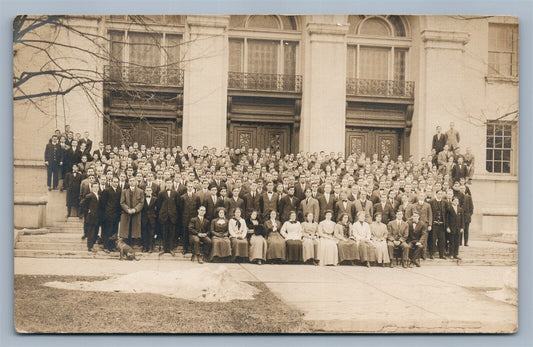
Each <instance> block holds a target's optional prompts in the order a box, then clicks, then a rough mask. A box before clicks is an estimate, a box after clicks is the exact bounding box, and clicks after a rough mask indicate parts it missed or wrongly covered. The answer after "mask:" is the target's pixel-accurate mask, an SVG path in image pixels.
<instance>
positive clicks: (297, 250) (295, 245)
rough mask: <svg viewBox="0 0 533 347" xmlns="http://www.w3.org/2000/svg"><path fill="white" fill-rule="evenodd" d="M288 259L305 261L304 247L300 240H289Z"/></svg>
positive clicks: (299, 261)
mask: <svg viewBox="0 0 533 347" xmlns="http://www.w3.org/2000/svg"><path fill="white" fill-rule="evenodd" d="M286 246H287V261H288V262H298V263H301V262H303V247H302V241H300V240H287V242H286Z"/></svg>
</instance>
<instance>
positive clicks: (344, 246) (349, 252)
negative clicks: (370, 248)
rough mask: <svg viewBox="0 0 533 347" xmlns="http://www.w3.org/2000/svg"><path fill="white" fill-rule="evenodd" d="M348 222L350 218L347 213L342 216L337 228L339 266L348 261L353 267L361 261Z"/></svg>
mask: <svg viewBox="0 0 533 347" xmlns="http://www.w3.org/2000/svg"><path fill="white" fill-rule="evenodd" d="M348 220H349V216H348V214H347V213H343V214H341V216H340V218H339V222H338V223H337V225H336V226H335V238H336V239H337V240H338V242H337V247H338V249H339V264H342V263H343V262H345V261H346V262H347V263H349V264H352V265H353V264H354V263H355V261H356V260H359V251H358V248H357V242H356V241H355V240H354V238H353V237H352V235H351V234H350V223H349V222H348Z"/></svg>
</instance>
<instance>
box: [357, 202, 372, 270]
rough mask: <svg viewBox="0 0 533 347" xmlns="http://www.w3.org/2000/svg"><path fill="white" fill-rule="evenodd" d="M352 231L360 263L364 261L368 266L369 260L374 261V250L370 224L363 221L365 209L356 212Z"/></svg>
mask: <svg viewBox="0 0 533 347" xmlns="http://www.w3.org/2000/svg"><path fill="white" fill-rule="evenodd" d="M352 233H353V237H354V238H355V241H357V247H358V249H359V257H360V260H361V263H364V264H365V265H366V267H370V262H374V261H376V250H375V249H374V245H373V244H372V242H371V241H370V237H371V235H372V234H371V232H370V225H368V223H367V222H365V211H359V212H358V213H357V221H356V222H355V223H353V226H352Z"/></svg>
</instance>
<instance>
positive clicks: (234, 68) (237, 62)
mask: <svg viewBox="0 0 533 347" xmlns="http://www.w3.org/2000/svg"><path fill="white" fill-rule="evenodd" d="M242 57H243V41H242V40H229V71H230V72H242V68H243V66H242V60H243V59H242Z"/></svg>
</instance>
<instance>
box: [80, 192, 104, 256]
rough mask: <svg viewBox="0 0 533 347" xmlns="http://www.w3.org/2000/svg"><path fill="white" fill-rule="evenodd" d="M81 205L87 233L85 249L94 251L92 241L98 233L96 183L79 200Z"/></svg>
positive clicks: (94, 240)
mask: <svg viewBox="0 0 533 347" xmlns="http://www.w3.org/2000/svg"><path fill="white" fill-rule="evenodd" d="M81 205H82V206H83V208H84V210H85V211H86V214H85V220H84V229H85V230H86V233H87V250H88V251H89V252H94V253H96V250H95V249H94V243H95V242H96V235H97V234H98V225H99V224H100V219H101V216H100V212H101V209H100V197H99V196H98V183H93V184H92V186H91V192H90V193H89V194H87V196H85V197H84V198H83V200H82V201H81Z"/></svg>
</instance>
